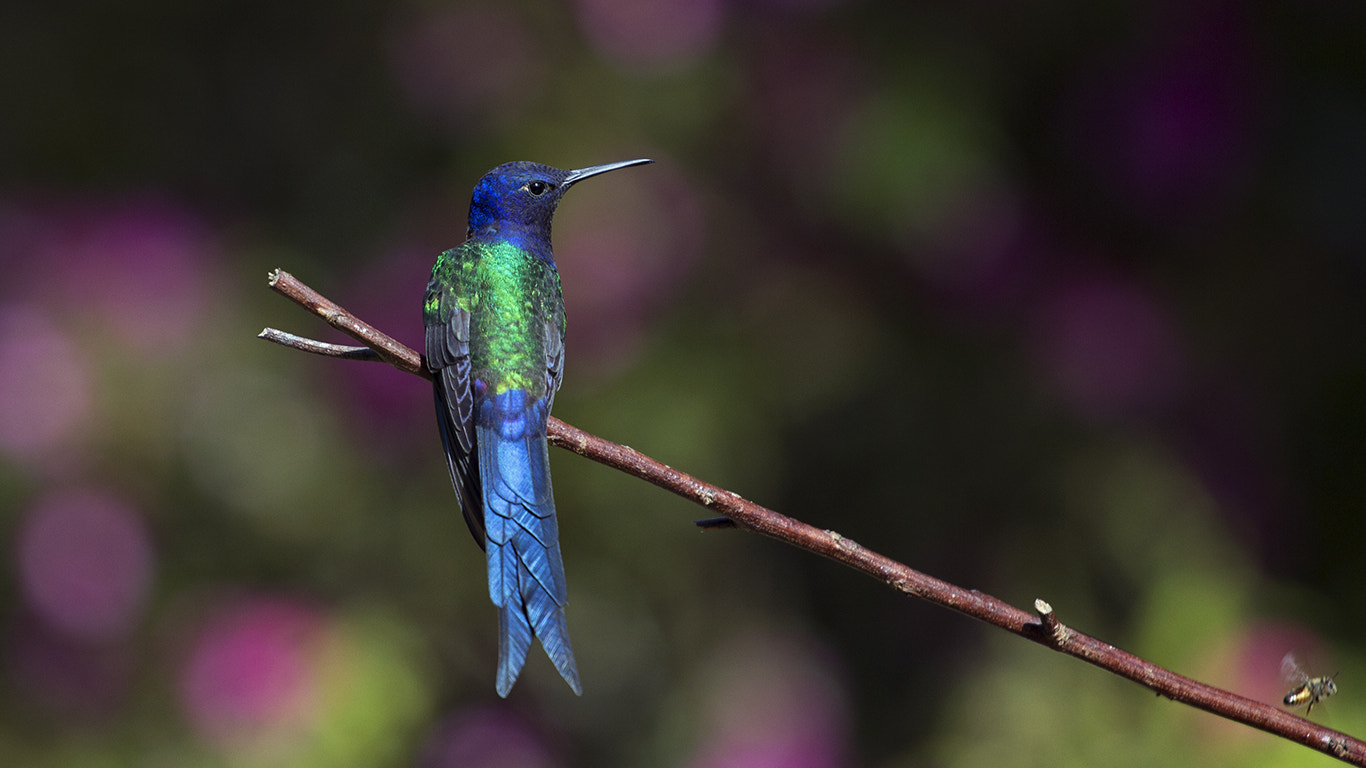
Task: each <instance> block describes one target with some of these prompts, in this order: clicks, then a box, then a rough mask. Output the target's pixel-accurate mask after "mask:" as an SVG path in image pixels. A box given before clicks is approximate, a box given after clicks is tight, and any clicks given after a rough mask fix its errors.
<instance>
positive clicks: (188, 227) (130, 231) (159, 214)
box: [32, 195, 211, 354]
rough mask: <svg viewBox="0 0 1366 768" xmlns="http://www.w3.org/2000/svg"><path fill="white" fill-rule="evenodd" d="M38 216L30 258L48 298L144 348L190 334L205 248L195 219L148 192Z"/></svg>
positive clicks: (197, 312) (176, 344) (164, 348)
mask: <svg viewBox="0 0 1366 768" xmlns="http://www.w3.org/2000/svg"><path fill="white" fill-rule="evenodd" d="M39 216H40V220H41V221H42V222H43V228H44V232H43V236H42V237H41V242H40V244H39V245H38V246H37V248H36V250H37V252H36V253H34V254H32V257H33V259H34V263H35V264H37V265H41V272H40V275H39V279H38V280H37V282H38V283H40V284H42V286H43V288H42V291H43V293H45V294H46V297H47V298H48V300H50V301H52V302H54V303H55V304H57V305H58V306H61V307H63V308H65V309H69V310H70V311H72V312H74V313H76V315H77V316H78V317H91V318H92V319H94V320H95V321H96V322H98V323H99V324H100V325H102V326H107V327H109V328H112V329H113V330H114V331H115V332H116V333H118V334H119V335H121V336H122V337H123V341H124V342H125V343H127V344H129V345H131V346H133V347H134V348H137V349H141V350H143V351H145V352H154V351H160V352H162V353H164V354H171V353H174V352H175V351H177V350H178V349H180V348H182V347H183V346H184V345H185V344H188V343H189V342H190V341H191V340H192V339H193V338H194V337H195V334H196V333H197V331H198V320H199V318H200V317H202V316H203V315H204V314H205V311H206V308H207V307H206V303H207V299H208V295H209V291H208V283H209V277H208V275H207V274H205V272H206V269H205V262H206V254H207V253H208V251H210V250H211V245H210V242H209V236H208V232H207V229H206V227H205V225H204V224H203V223H202V222H201V221H200V220H199V218H198V217H196V216H195V215H193V214H192V213H191V212H189V211H188V210H186V209H185V208H184V207H182V206H181V205H180V204H179V203H177V202H175V201H172V200H169V199H166V198H162V197H159V196H155V195H141V196H138V195H130V196H127V197H123V198H118V199H116V200H113V201H107V202H94V203H81V202H76V203H66V204H62V205H55V206H51V207H49V208H46V209H43V210H41V211H40V214H39ZM73 291H76V292H75V293H73Z"/></svg>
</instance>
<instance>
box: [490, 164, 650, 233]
mask: <svg viewBox="0 0 1366 768" xmlns="http://www.w3.org/2000/svg"><path fill="white" fill-rule="evenodd" d="M650 162H654V161H653V160H644V159H641V160H626V161H623V162H619V163H607V164H606V165H595V166H592V167H589V168H580V169H578V170H573V171H564V170H560V169H559V168H552V167H550V166H548V165H541V164H540V163H529V162H526V161H518V162H515V163H504V164H503V165H500V166H498V167H497V168H494V169H493V170H491V171H489V172H488V173H486V174H484V177H483V178H482V179H480V180H479V183H478V184H477V185H475V187H474V196H473V198H472V199H471V200H470V226H469V233H468V234H469V236H470V237H474V236H476V235H479V234H485V233H488V234H492V233H493V232H497V231H500V230H503V229H505V228H511V229H516V230H520V231H523V232H528V233H534V234H540V235H544V236H545V237H546V238H547V239H549V237H550V221H551V219H552V218H554V216H555V207H556V206H557V205H559V203H560V198H561V197H563V196H564V193H565V191H566V190H568V189H569V187H571V186H572V185H574V184H576V183H578V182H580V181H583V180H584V179H586V178H588V177H590V176H596V175H598V174H600V173H606V172H608V171H615V170H616V169H618V168H626V167H628V166H632V165H643V164H645V163H650Z"/></svg>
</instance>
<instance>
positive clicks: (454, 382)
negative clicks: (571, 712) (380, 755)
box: [422, 159, 653, 697]
mask: <svg viewBox="0 0 1366 768" xmlns="http://www.w3.org/2000/svg"><path fill="white" fill-rule="evenodd" d="M650 162H653V161H652V160H646V159H640V160H626V161H623V162H618V163H607V164H605V165H595V166H592V167H589V168H580V169H578V170H573V171H564V170H560V169H559V168H551V167H550V166H547V165H541V164H539V163H529V162H515V163H506V164H504V165H500V166H498V167H497V168H494V169H493V170H491V171H489V172H488V173H487V174H485V175H484V177H483V178H481V179H480V180H479V183H478V184H477V185H475V187H474V193H473V195H472V198H471V200H470V217H469V229H468V231H467V232H466V233H465V242H464V243H462V244H460V245H459V246H458V247H456V248H452V249H450V250H448V251H445V252H443V253H442V254H441V255H440V256H439V257H437V260H436V264H435V265H434V266H433V267H432V279H431V282H430V283H428V284H427V291H426V294H425V295H424V297H423V301H422V319H423V324H424V325H425V326H426V332H427V333H426V351H427V356H426V358H427V369H428V370H429V371H431V373H432V381H433V390H434V392H435V399H436V421H437V426H438V427H439V430H440V433H441V444H442V446H443V447H444V448H445V451H446V462H447V464H448V465H449V467H450V471H451V483H452V484H453V485H454V486H455V494H456V497H457V498H458V500H459V502H460V509H461V512H462V513H463V514H464V516H465V523H466V524H467V525H469V528H470V533H472V534H473V535H474V539H475V541H477V542H478V543H479V546H480V547H482V548H483V549H484V552H485V556H486V558H487V561H488V573H489V597H490V598H491V599H492V600H493V604H494V605H496V606H498V677H497V683H496V685H497V690H498V695H499V696H503V697H506V696H507V695H508V692H509V691H511V690H512V685H513V683H515V682H516V681H517V675H518V674H519V673H520V672H521V671H522V666H523V665H524V664H525V663H526V657H527V652H528V651H529V650H530V648H531V639H532V637H533V636H534V637H536V638H539V639H540V641H541V647H542V648H544V649H545V652H546V655H547V656H549V657H550V660H551V661H552V662H554V664H555V668H556V669H558V670H559V672H560V675H561V676H562V677H563V678H564V680H565V682H566V683H569V687H570V688H572V689H573V690H574V693H576V694H579V695H582V694H583V687H582V686H581V685H580V683H579V671H578V668H577V666H575V664H574V651H573V649H572V648H571V647H570V645H569V628H568V625H567V624H566V622H565V613H564V608H565V603H566V602H567V599H568V594H567V590H566V588H565V578H564V563H563V561H562V560H561V558H560V542H559V528H558V525H557V523H556V521H555V500H554V498H553V496H552V494H551V488H550V455H549V450H548V447H547V444H546V420H547V419H548V418H549V416H550V408H551V405H552V404H553V403H554V401H555V392H556V390H558V389H559V388H560V381H561V379H562V378H563V376H564V329H565V320H564V298H563V295H562V294H561V291H560V274H559V272H558V271H557V270H556V268H555V255H554V253H553V252H552V250H551V246H550V222H551V219H552V218H554V215H555V208H556V206H557V205H559V202H560V198H561V197H563V196H564V193H565V191H566V190H568V189H569V188H570V187H571V186H573V185H575V184H577V183H579V182H580V181H583V180H584V179H587V178H589V177H592V176H597V175H598V174H601V173H606V172H608V171H615V170H617V169H619V168H627V167H630V166H633V165H643V164H645V163H650Z"/></svg>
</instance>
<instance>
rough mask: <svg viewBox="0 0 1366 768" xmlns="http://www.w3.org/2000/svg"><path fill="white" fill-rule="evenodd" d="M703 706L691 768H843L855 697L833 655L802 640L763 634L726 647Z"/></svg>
mask: <svg viewBox="0 0 1366 768" xmlns="http://www.w3.org/2000/svg"><path fill="white" fill-rule="evenodd" d="M720 659H722V660H723V661H720V662H719V663H718V664H716V665H715V667H714V668H713V669H714V676H713V678H712V685H711V686H710V687H709V690H708V691H707V694H706V697H707V700H706V701H705V702H704V704H703V706H704V709H705V711H706V712H707V718H706V722H704V723H703V725H702V728H701V733H702V734H703V741H702V744H701V745H700V749H699V751H698V754H697V755H696V756H695V757H694V758H693V760H691V761H690V762H688V763H687V765H688V766H689V768H740V767H741V766H746V767H748V766H759V767H760V768H839V767H840V766H843V765H846V764H847V763H848V758H847V752H848V719H849V703H848V699H847V696H846V695H845V692H844V689H843V686H842V685H841V684H840V681H839V680H838V679H837V678H836V676H835V674H834V669H833V661H834V658H833V656H832V655H831V654H829V653H828V652H826V651H825V650H824V649H821V648H817V647H813V646H812V645H811V644H810V643H808V642H806V641H805V640H804V639H803V638H799V637H792V636H782V635H764V636H758V637H754V638H749V639H748V640H746V641H743V642H742V643H740V644H738V645H737V647H733V648H730V649H727V650H726V651H725V653H723V654H722V655H721V656H720Z"/></svg>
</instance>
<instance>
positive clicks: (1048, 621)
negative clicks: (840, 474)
mask: <svg viewBox="0 0 1366 768" xmlns="http://www.w3.org/2000/svg"><path fill="white" fill-rule="evenodd" d="M270 286H271V287H272V288H274V289H275V290H276V291H278V292H280V293H281V294H283V295H284V296H286V297H287V298H289V299H291V300H292V301H295V302H296V303H298V304H300V305H301V306H304V307H306V308H308V309H310V310H312V311H313V312H314V313H316V314H318V315H319V316H321V317H322V318H323V319H325V320H327V322H328V323H329V324H331V325H332V326H334V327H336V328H338V329H340V330H342V331H344V332H345V333H347V334H349V335H351V336H352V337H354V338H356V339H358V340H360V341H361V342H362V343H364V344H365V345H366V346H367V347H369V348H370V349H373V350H374V352H375V354H374V355H372V356H363V355H362V354H361V353H359V352H357V351H356V350H357V349H358V348H356V347H341V346H338V345H331V344H322V343H321V342H311V341H310V340H308V339H301V338H300V337H297V336H293V335H292V334H284V333H282V332H280V331H275V330H273V329H270V328H267V329H266V330H265V331H262V333H261V336H262V338H266V339H267V340H269V341H274V342H276V343H280V344H284V345H285V346H289V347H292V348H295V349H303V350H305V351H308V352H314V353H316V354H324V355H329V356H333V357H343V358H352V359H357V358H359V359H380V360H383V361H385V362H388V363H390V364H391V365H393V366H394V367H396V368H399V369H400V370H404V371H407V372H409V373H413V374H416V375H418V376H423V377H426V378H430V374H428V373H427V371H426V366H425V365H423V361H422V358H421V356H420V355H419V354H418V353H417V352H415V351H413V350H411V349H409V348H407V347H405V346H403V345H402V344H399V343H398V342H397V341H395V340H394V339H392V338H390V337H389V336H387V335H385V334H383V333H380V332H379V331H377V330H375V329H374V328H372V327H370V326H369V325H367V324H366V323H364V322H362V321H361V320H359V319H357V318H356V317H355V316H353V315H351V314H350V313H348V312H347V311H346V310H344V309H342V308H341V307H339V306H337V305H336V304H334V303H333V302H331V301H329V300H328V299H326V298H324V297H323V296H321V295H319V294H318V293H317V292H315V291H313V290H312V289H311V288H309V287H308V286H306V285H304V284H303V283H300V282H299V281H298V280H297V279H295V278H294V277H293V276H292V275H290V274H289V273H287V272H283V271H279V270H277V271H275V272H273V273H272V274H271V276H270ZM547 436H548V438H549V440H550V442H551V443H553V444H554V445H557V446H559V447H561V448H564V449H566V450H569V451H572V452H574V453H577V454H578V455H580V456H583V457H585V458H588V459H592V460H593V461H596V462H598V463H600V464H605V465H607V466H609V467H612V468H614V469H618V470H621V471H622V472H625V473H627V474H629V475H633V476H635V477H638V478H640V479H642V480H645V481H647V482H650V483H653V484H655V485H657V486H659V487H660V488H663V489H665V490H667V491H671V492H673V493H675V494H677V495H679V496H682V497H683V498H685V499H688V500H689V501H692V502H695V503H697V504H701V505H702V506H704V507H706V508H707V509H709V510H711V511H713V512H715V513H718V514H719V515H722V516H723V517H722V518H711V519H708V520H703V521H698V522H699V524H701V525H702V527H704V528H718V527H727V526H728V524H727V523H725V522H723V521H724V520H729V521H730V523H733V524H734V526H736V527H739V528H745V529H748V530H751V531H755V532H757V533H762V534H764V535H766V536H770V537H772V538H774V539H777V540H779V541H782V542H784V543H786V544H790V545H792V546H794V547H797V548H798V549H804V550H806V551H808V552H814V553H815V554H818V555H823V556H825V557H828V558H830V559H831V560H834V561H836V562H839V563H843V564H845V565H847V566H849V567H851V568H853V569H855V570H858V571H861V572H863V573H866V574H868V575H869V576H872V577H873V578H875V579H877V580H879V581H881V582H883V583H885V584H887V585H888V586H890V587H892V588H893V589H895V590H897V591H899V592H904V593H906V594H908V595H913V596H915V597H919V598H921V599H923V600H927V601H929V602H931V603H934V604H935V605H940V606H943V607H945V608H950V609H952V610H955V611H958V612H959V613H962V614H966V615H968V616H971V617H973V618H975V619H979V620H981V621H984V622H986V623H988V624H992V625H994V626H997V627H1000V628H1002V629H1005V630H1007V631H1010V632H1013V633H1015V634H1017V635H1020V636H1021V637H1024V638H1027V639H1029V640H1033V641H1034V642H1036V643H1039V644H1040V645H1044V646H1047V647H1049V648H1052V649H1053V650H1055V651H1058V652H1060V653H1065V654H1067V655H1069V656H1075V657H1077V658H1079V659H1081V660H1083V661H1086V662H1088V663H1090V664H1093V665H1095V666H1097V667H1100V668H1101V669H1105V670H1108V671H1110V672H1112V673H1114V674H1116V675H1119V676H1120V677H1124V678H1127V679H1129V680H1132V681H1134V682H1136V683H1138V684H1139V685H1142V686H1144V687H1145V688H1148V689H1149V690H1151V691H1153V692H1155V693H1157V694H1158V695H1159V696H1165V697H1167V698H1169V699H1171V700H1172V701H1178V702H1181V703H1183V704H1189V705H1190V706H1193V707H1196V708H1199V709H1203V710H1205V711H1206V712H1211V713H1213V714H1215V715H1218V716H1220V717H1224V718H1226V719H1229V720H1232V721H1234V722H1239V723H1243V724H1244V725H1248V726H1251V727H1253V728H1257V729H1260V730H1263V731H1266V732H1267V733H1271V734H1274V735H1276V736H1280V737H1282V738H1285V739H1289V740H1291V741H1294V742H1298V743H1300V744H1303V745H1305V746H1307V747H1310V748H1311V749H1316V750H1318V751H1319V752H1323V753H1324V754H1326V755H1329V756H1332V757H1335V758H1337V759H1339V760H1342V761H1343V762H1346V763H1350V764H1352V765H1359V766H1366V743H1363V742H1361V741H1359V740H1357V739H1355V738H1352V737H1351V736H1348V735H1346V734H1343V733H1339V732H1338V731H1334V730H1332V729H1330V728H1325V727H1324V726H1322V725H1319V724H1318V723H1315V722H1312V721H1310V720H1306V719H1305V718H1302V717H1299V716H1297V715H1294V714H1292V713H1290V712H1286V711H1285V710H1282V709H1280V708H1278V707H1275V706H1271V705H1269V704H1265V703H1263V702H1260V701H1254V700H1252V699H1249V698H1246V697H1243V696H1239V695H1238V694H1236V693H1232V692H1230V691H1225V690H1222V689H1220V688H1215V687H1214V686H1211V685H1206V684H1205V683H1201V682H1198V681H1196V680H1192V679H1190V678H1188V677H1184V676H1182V675H1178V674H1176V673H1175V672H1172V671H1170V670H1168V669H1165V668H1163V667H1159V666H1157V665H1156V664H1153V663H1151V662H1148V661H1144V660H1143V659H1140V658H1138V657H1137V656H1134V655H1133V654H1131V653H1128V652H1126V651H1122V650H1120V649H1119V648H1116V647H1114V646H1113V645H1110V644H1109V643H1106V642H1103V641H1101V640H1097V639H1096V638H1093V637H1090V636H1088V635H1084V634H1082V633H1080V632H1077V631H1076V630H1074V629H1072V628H1070V627H1068V626H1066V625H1064V624H1062V623H1061V622H1059V621H1058V618H1057V616H1056V615H1055V614H1054V613H1053V608H1052V606H1050V605H1049V604H1048V603H1046V602H1044V601H1043V600H1036V601H1035V603H1034V608H1035V613H1029V612H1027V611H1023V610H1021V609H1019V608H1016V607H1014V606H1012V605H1010V604H1008V603H1005V602H1003V601H1001V600H998V599H996V598H994V597H992V596H990V595H986V594H983V593H981V592H978V591H977V590H975V589H964V588H962V587H958V586H954V585H953V584H949V583H947V582H944V581H940V580H939V579H936V578H934V577H932V576H928V575H926V574H923V573H921V572H919V571H916V570H914V569H912V568H910V567H908V566H906V565H903V564H902V563H899V562H897V561H895V560H892V559H891V558H888V557H885V556H883V555H880V554H878V553H876V552H873V551H872V550H870V549H868V548H866V547H864V546H862V545H860V544H858V543H857V542H855V541H853V540H852V539H848V538H845V537H844V536H841V535H840V534H838V533H836V532H834V531H827V530H820V529H818V528H814V527H812V526H810V525H807V524H806V523H803V522H801V521H798V520H794V519H792V518H790V517H786V516H784V515H781V514H779V513H777V512H774V511H773V510H771V509H768V508H767V507H763V506H760V505H758V504H755V503H754V502H752V501H749V500H747V499H744V498H741V497H740V496H739V495H737V494H734V493H731V492H730V491H727V490H726V489H724V488H720V487H717V486H715V485H712V484H710V483H706V482H703V481H701V480H698V479H697V478H695V477H693V476H691V475H689V474H687V473H684V472H680V471H678V470H676V469H674V468H673V467H670V466H668V465H666V464H663V463H661V462H658V461H655V460H654V459H652V458H650V457H649V456H646V455H645V454H643V453H641V452H639V451H637V450H635V449H634V448H630V447H627V446H624V445H618V444H616V443H613V442H611V441H608V440H604V439H603V438H601V437H598V436H596V435H592V434H589V433H587V432H584V431H583V430H580V429H578V428H576V427H572V426H570V425H568V424H566V423H564V422H562V421H560V420H559V419H556V418H554V417H552V418H551V419H550V424H549V427H548V429H547Z"/></svg>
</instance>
